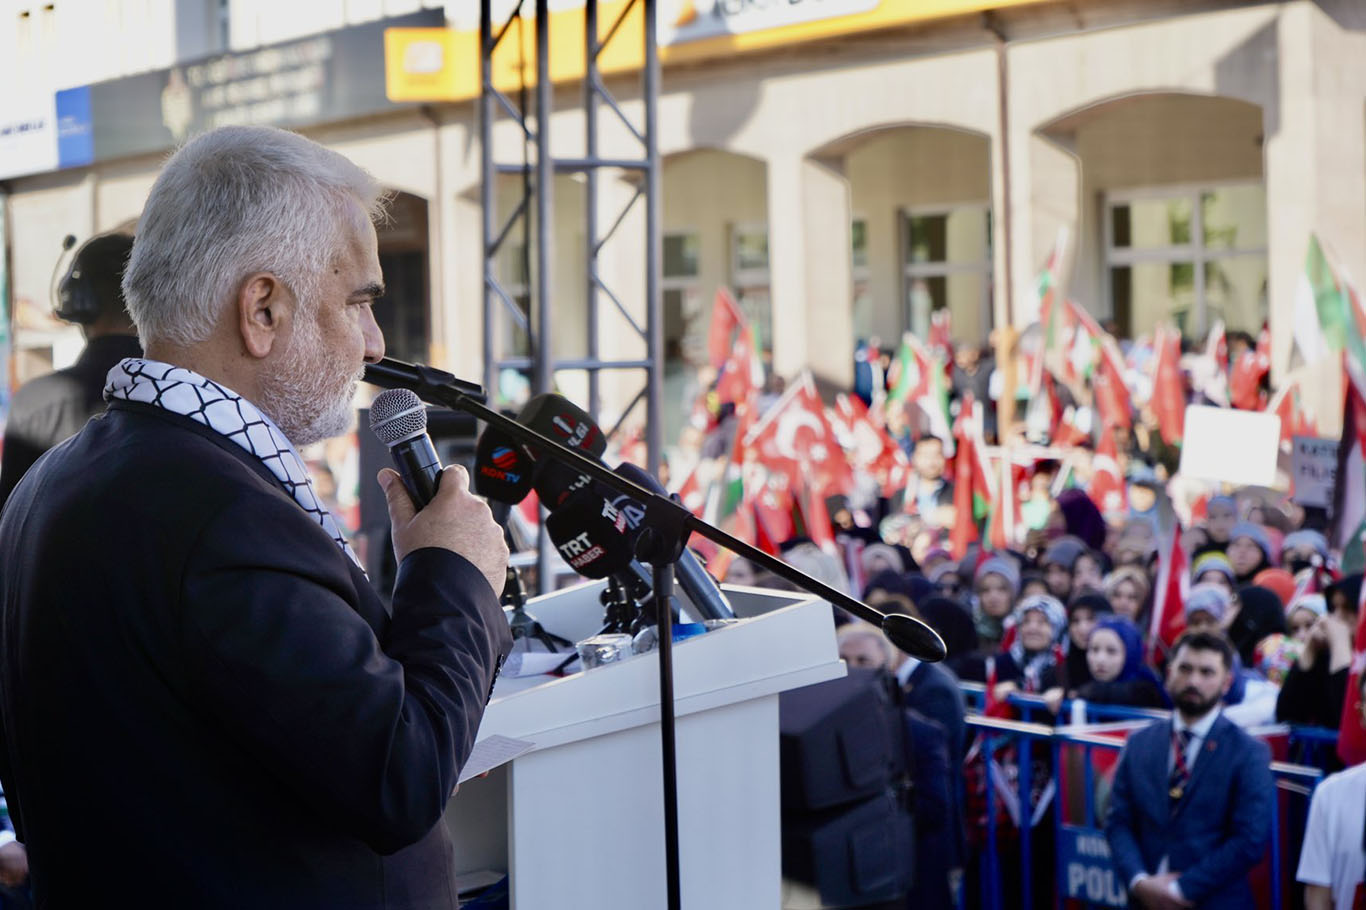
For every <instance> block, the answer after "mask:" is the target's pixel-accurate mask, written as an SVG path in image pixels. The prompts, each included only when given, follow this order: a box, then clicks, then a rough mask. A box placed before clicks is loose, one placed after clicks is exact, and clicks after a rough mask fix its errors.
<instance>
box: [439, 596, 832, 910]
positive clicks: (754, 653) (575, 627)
mask: <svg viewBox="0 0 1366 910" xmlns="http://www.w3.org/2000/svg"><path fill="white" fill-rule="evenodd" d="M602 588H603V585H602V583H595V584H587V585H582V586H580V587H577V588H571V589H568V590H565V591H559V592H556V593H554V594H550V595H546V596H544V597H540V598H536V599H534V600H531V601H528V603H527V610H528V611H529V612H530V613H531V614H532V615H534V616H535V617H536V618H537V619H538V620H540V622H541V624H542V625H543V626H544V627H545V628H546V629H547V630H548V631H551V632H554V633H556V634H558V635H561V636H563V637H565V638H567V639H569V640H571V641H577V640H579V639H582V638H586V637H587V636H589V635H592V634H594V633H596V632H597V631H598V630H599V628H600V626H601V622H602V606H601V604H600V603H599V601H598V594H599V593H600V592H601V590H602ZM725 590H726V594H727V596H728V597H729V599H730V601H731V605H732V606H733V607H734V609H735V612H736V615H737V616H742V617H746V621H745V622H742V623H736V624H734V625H731V626H727V627H725V628H722V629H717V630H714V631H711V632H708V633H706V634H705V635H700V636H696V637H693V638H689V639H685V640H683V641H680V642H678V643H676V645H675V647H674V696H675V703H676V709H675V710H676V714H677V733H678V736H677V749H678V802H679V844H680V846H679V861H680V867H681V870H682V876H681V877H682V898H683V906H684V907H685V908H706V910H730V908H733V910H777V908H778V907H779V906H780V903H781V894H780V891H781V877H782V871H781V860H782V856H781V844H780V832H779V776H778V774H779V772H778V693H780V692H783V691H785V690H787V689H795V688H799V687H801V686H807V685H811V684H813V683H818V682H822V681H824V680H827V679H833V678H836V677H839V676H843V675H844V672H845V670H844V664H843V663H842V662H841V661H840V660H839V655H838V652H837V649H836V645H835V635H834V623H833V620H832V618H831V611H830V607H829V605H828V604H827V603H826V602H825V601H823V600H818V599H816V598H812V597H808V596H806V595H802V594H789V593H786V592H777V591H764V590H760V589H756V588H738V587H730V586H727V587H726V589H725ZM680 599H681V600H683V603H684V608H685V610H686V609H687V607H688V604H687V602H686V599H683V598H682V595H681V592H680ZM518 647H523V645H521V644H520V643H519V645H518ZM546 679H547V678H546V677H534V678H531V679H509V680H506V681H504V680H500V681H499V683H498V687H497V688H496V689H495V690H494V697H493V700H492V701H491V702H490V704H489V707H488V710H487V711H486V712H485V714H484V720H483V723H482V725H481V726H480V729H479V737H480V738H481V739H482V738H484V737H486V736H490V735H493V734H502V735H504V736H510V737H515V738H517V739H523V740H530V741H532V742H534V743H535V744H536V747H535V749H533V750H532V751H530V752H528V753H526V754H525V755H522V756H520V757H519V758H517V759H516V760H514V761H513V762H511V763H510V764H508V765H504V766H502V767H500V768H498V769H496V770H495V771H494V772H493V773H492V774H490V775H489V777H488V778H486V779H482V780H481V779H475V780H470V781H467V782H465V783H464V784H462V785H461V786H460V792H459V793H457V794H456V796H455V798H454V799H452V800H451V803H450V805H449V806H448V807H447V809H446V816H445V821H446V824H447V825H448V826H449V828H450V830H451V833H452V836H453V838H454V840H455V845H456V848H455V849H456V863H457V868H458V869H459V870H460V871H462V872H472V871H476V870H484V869H494V870H505V871H507V872H508V873H509V874H510V878H511V893H512V907H513V908H514V910H558V908H566V910H577V908H584V910H588V908H593V910H599V908H622V910H651V908H663V907H665V906H666V904H667V899H666V895H665V861H664V808H663V780H662V777H661V771H660V742H659V739H660V737H659V664H658V656H657V654H654V653H650V654H644V655H640V656H637V657H634V658H631V659H630V660H627V661H624V662H622V663H618V664H609V665H607V666H603V667H598V668H596V669H592V670H588V671H586V672H583V673H579V674H576V675H574V676H569V677H565V678H563V679H553V680H549V681H546Z"/></svg>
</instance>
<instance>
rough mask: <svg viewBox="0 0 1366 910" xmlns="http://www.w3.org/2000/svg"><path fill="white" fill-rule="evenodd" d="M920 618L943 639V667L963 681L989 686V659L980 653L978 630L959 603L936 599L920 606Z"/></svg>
mask: <svg viewBox="0 0 1366 910" xmlns="http://www.w3.org/2000/svg"><path fill="white" fill-rule="evenodd" d="M918 609H919V611H920V618H921V619H923V620H924V621H925V622H926V623H928V624H929V626H930V628H932V629H934V631H936V632H938V633H939V637H940V638H942V639H944V648H945V650H946V652H947V656H945V658H944V661H943V665H944V666H945V667H947V668H949V669H950V670H952V671H953V673H954V675H955V676H957V677H958V678H959V679H960V680H965V681H971V682H986V680H987V674H986V659H985V658H984V657H983V656H982V655H981V654H979V653H978V650H977V628H976V626H975V625H974V623H973V619H972V614H971V613H970V612H969V611H968V608H967V607H966V606H964V605H963V604H961V603H959V602H958V601H956V600H951V599H950V598H947V597H940V596H938V595H934V596H931V597H928V598H926V599H925V600H924V601H923V602H922V603H920V604H919V605H918Z"/></svg>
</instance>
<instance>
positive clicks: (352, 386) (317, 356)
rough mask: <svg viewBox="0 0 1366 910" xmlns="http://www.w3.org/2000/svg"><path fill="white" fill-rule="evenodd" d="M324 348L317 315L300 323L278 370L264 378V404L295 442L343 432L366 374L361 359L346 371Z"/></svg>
mask: <svg viewBox="0 0 1366 910" xmlns="http://www.w3.org/2000/svg"><path fill="white" fill-rule="evenodd" d="M341 367H342V365H340V364H338V363H337V361H336V358H334V357H329V356H328V353H327V352H326V351H324V350H323V345H322V335H321V333H320V332H319V331H318V322H317V319H316V318H310V319H306V320H304V321H303V322H301V323H300V324H299V328H298V331H296V332H295V334H294V337H293V339H292V340H291V341H290V346H289V350H287V351H286V356H285V358H284V362H283V364H282V365H281V367H280V370H279V372H278V373H276V374H274V375H271V376H267V377H266V378H265V381H264V382H263V384H262V393H261V401H260V402H259V404H260V407H261V410H262V411H264V412H265V413H267V414H269V415H270V418H271V419H272V420H274V421H275V423H276V425H277V426H278V427H279V428H280V430H281V431H282V432H284V434H285V436H286V437H288V438H289V441H290V442H292V443H293V444H294V445H295V447H296V448H301V447H303V446H307V445H312V444H313V443H315V442H320V441H321V440H324V439H331V438H332V437H333V436H340V435H341V434H342V433H344V432H346V431H347V430H348V429H349V428H350V426H351V417H352V414H351V402H352V400H353V399H354V398H355V396H356V384H357V383H359V382H360V380H361V377H362V376H364V374H365V365H364V364H363V363H362V364H361V365H360V367H359V368H357V369H356V370H355V371H353V372H342V368H341Z"/></svg>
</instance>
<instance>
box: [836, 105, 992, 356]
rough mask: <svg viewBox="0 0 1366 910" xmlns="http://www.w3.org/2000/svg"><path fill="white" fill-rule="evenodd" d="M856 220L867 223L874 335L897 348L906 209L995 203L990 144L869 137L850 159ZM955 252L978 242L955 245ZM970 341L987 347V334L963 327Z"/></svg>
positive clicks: (934, 137) (920, 132)
mask: <svg viewBox="0 0 1366 910" xmlns="http://www.w3.org/2000/svg"><path fill="white" fill-rule="evenodd" d="M844 171H845V175H846V177H847V178H848V180H849V186H850V193H851V198H852V203H853V217H854V218H863V219H866V220H867V222H868V279H867V280H868V286H869V291H870V292H871V294H872V299H873V308H872V312H871V313H870V314H869V316H870V325H869V330H870V332H871V334H876V335H879V336H880V337H881V338H882V339H884V341H893V340H894V339H896V338H897V337H898V336H899V335H900V334H901V332H902V331H903V330H904V329H905V328H906V325H905V317H904V309H903V305H902V297H903V282H902V277H901V276H902V265H903V263H902V258H903V257H902V252H901V245H902V243H903V238H902V227H901V217H902V213H903V212H904V211H906V210H908V209H922V210H923V209H935V208H944V207H949V206H956V205H964V204H969V205H983V206H989V205H990V203H991V144H990V142H989V141H988V140H987V139H986V138H985V137H984V136H980V135H975V134H972V133H966V132H963V131H961V130H949V129H940V128H936V127H902V128H896V129H890V130H887V131H885V132H881V133H877V134H874V135H871V136H869V137H868V138H867V139H866V140H865V141H863V142H862V143H860V144H859V145H858V146H857V147H856V148H855V149H854V150H853V151H851V152H849V154H848V155H847V156H846V157H845V164H844ZM957 240H958V242H957V243H952V242H951V246H953V247H954V248H955V249H957V248H961V247H963V246H965V245H968V244H972V245H976V244H977V243H978V242H979V241H980V238H977V237H972V238H966V237H963V238H957ZM955 331H956V332H957V333H958V334H959V335H960V337H962V338H964V339H972V340H974V341H980V340H984V339H985V335H986V332H985V326H983V325H980V324H977V323H965V322H964V320H962V319H959V321H958V324H956V325H955Z"/></svg>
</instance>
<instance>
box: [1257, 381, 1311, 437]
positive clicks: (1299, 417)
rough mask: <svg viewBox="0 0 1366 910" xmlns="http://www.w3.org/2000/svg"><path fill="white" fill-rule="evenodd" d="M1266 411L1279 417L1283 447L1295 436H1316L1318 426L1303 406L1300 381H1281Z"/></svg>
mask: <svg viewBox="0 0 1366 910" xmlns="http://www.w3.org/2000/svg"><path fill="white" fill-rule="evenodd" d="M1266 413H1268V414H1275V415H1276V416H1277V417H1279V418H1280V419H1281V443H1282V446H1283V447H1284V446H1285V445H1288V444H1289V443H1290V442H1291V441H1292V440H1293V439H1294V438H1295V437H1296V436H1318V435H1319V427H1318V421H1316V420H1315V419H1314V417H1313V415H1311V414H1310V413H1309V412H1308V410H1307V409H1306V408H1305V406H1304V396H1303V395H1301V394H1300V381H1299V380H1298V379H1291V380H1288V381H1286V382H1283V383H1281V387H1280V388H1279V389H1277V390H1276V394H1275V395H1272V396H1271V401H1270V402H1269V403H1268V404H1267V406H1266Z"/></svg>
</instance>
